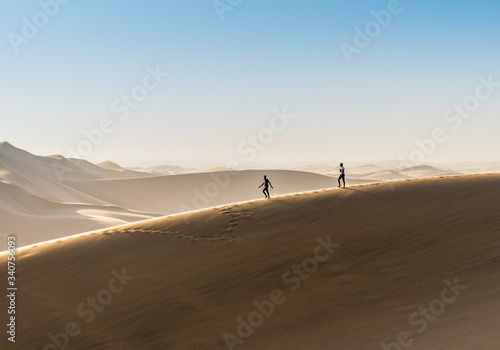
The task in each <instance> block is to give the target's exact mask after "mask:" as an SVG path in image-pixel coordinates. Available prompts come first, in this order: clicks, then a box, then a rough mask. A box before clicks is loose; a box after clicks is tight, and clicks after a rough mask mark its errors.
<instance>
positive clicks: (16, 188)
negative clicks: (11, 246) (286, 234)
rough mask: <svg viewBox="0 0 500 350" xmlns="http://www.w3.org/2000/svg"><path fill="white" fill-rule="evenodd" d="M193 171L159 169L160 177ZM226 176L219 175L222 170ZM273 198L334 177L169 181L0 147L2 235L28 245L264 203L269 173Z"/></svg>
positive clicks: (213, 175) (236, 174)
mask: <svg viewBox="0 0 500 350" xmlns="http://www.w3.org/2000/svg"><path fill="white" fill-rule="evenodd" d="M162 169H169V170H170V173H173V172H182V171H185V172H189V171H191V170H188V169H183V168H180V167H176V166H160V167H157V168H156V170H154V171H161V170H162ZM219 170H220V169H219ZM266 173H267V174H268V175H269V176H270V178H271V180H272V181H273V183H274V185H275V189H274V190H271V193H272V195H279V194H285V193H294V192H301V191H307V190H314V189H322V188H327V187H332V186H334V185H335V181H334V179H332V178H330V177H328V176H324V175H319V174H313V173H307V172H299V171H291V170H279V171H276V170H275V171H260V170H259V171H257V170H253V171H252V170H248V171H231V172H228V171H218V172H214V171H206V172H205V171H201V172H200V171H199V173H193V174H190V173H184V174H177V175H168V174H167V173H164V172H163V173H161V172H160V173H152V172H151V171H147V170H144V171H140V170H129V169H125V168H123V167H121V166H119V165H118V164H116V163H113V162H111V161H106V162H102V163H99V164H98V165H95V164H92V163H90V162H88V161H85V160H78V159H67V158H64V157H63V156H61V155H52V156H47V157H42V156H36V155H33V154H31V153H29V152H26V151H24V150H21V149H19V148H16V147H14V146H12V145H11V144H9V143H7V142H2V143H0V222H1V223H2V231H3V232H8V233H10V234H16V235H17V236H18V239H19V244H21V245H23V246H24V245H29V244H33V243H37V242H42V241H46V240H51V239H57V238H61V237H64V236H68V235H70V234H75V233H82V232H87V231H90V230H95V229H101V228H106V227H112V226H116V225H121V224H124V223H130V222H135V221H140V220H144V219H148V218H154V217H158V216H164V215H168V214H173V213H179V212H186V211H191V210H197V209H201V208H207V207H212V206H215V205H221V204H227V203H233V202H237V201H243V200H250V199H256V198H261V197H262V196H263V195H262V193H261V190H259V189H258V188H257V187H258V185H260V184H261V182H262V177H263V175H264V174H266Z"/></svg>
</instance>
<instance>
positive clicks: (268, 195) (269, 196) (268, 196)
mask: <svg viewBox="0 0 500 350" xmlns="http://www.w3.org/2000/svg"><path fill="white" fill-rule="evenodd" d="M267 198H271V195H270V194H269V188H268V189H267Z"/></svg>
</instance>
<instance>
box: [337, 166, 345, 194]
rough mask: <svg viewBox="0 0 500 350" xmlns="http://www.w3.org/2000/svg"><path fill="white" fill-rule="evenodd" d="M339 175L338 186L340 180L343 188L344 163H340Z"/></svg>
mask: <svg viewBox="0 0 500 350" xmlns="http://www.w3.org/2000/svg"><path fill="white" fill-rule="evenodd" d="M339 171H340V176H339V179H338V180H339V187H340V180H342V181H343V182H344V188H345V168H344V163H340V169H339Z"/></svg>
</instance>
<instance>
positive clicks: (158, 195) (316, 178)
mask: <svg viewBox="0 0 500 350" xmlns="http://www.w3.org/2000/svg"><path fill="white" fill-rule="evenodd" d="M264 174H267V176H268V177H269V179H270V180H271V182H272V184H273V186H274V189H270V191H271V195H274V196H275V195H280V194H287V193H294V192H302V191H308V190H315V189H323V188H331V187H334V186H336V185H337V183H336V182H337V181H336V179H332V178H331V177H327V176H323V175H318V174H313V173H306V172H300V171H291V170H268V171H262V170H244V171H233V172H225V171H224V172H210V173H198V174H182V175H171V176H158V177H153V178H142V179H113V180H99V181H71V182H66V184H68V186H71V187H72V188H75V189H77V190H79V191H81V192H84V193H87V194H89V195H91V196H92V197H94V198H98V199H99V200H101V201H104V202H107V203H113V204H115V205H118V206H121V207H125V208H131V209H134V210H141V211H149V212H155V213H163V214H172V213H179V212H183V211H189V210H195V209H202V208H206V207H211V206H216V205H221V204H227V203H233V202H239V201H244V200H250V199H258V198H262V197H264V195H263V194H262V188H261V189H258V186H259V185H260V184H261V183H262V182H263V176H264Z"/></svg>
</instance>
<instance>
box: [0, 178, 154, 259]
mask: <svg viewBox="0 0 500 350" xmlns="http://www.w3.org/2000/svg"><path fill="white" fill-rule="evenodd" d="M0 204H1V205H0V217H1V218H2V221H1V223H2V233H4V232H7V233H9V234H15V235H17V237H18V244H19V246H24V245H29V244H33V243H37V242H43V241H46V240H51V239H55V238H59V237H64V236H67V235H68V233H69V234H75V233H81V232H86V231H90V230H96V229H102V228H106V227H110V226H116V225H123V224H126V223H130V222H134V221H140V220H145V219H150V218H153V217H157V216H159V214H153V213H144V212H138V211H132V210H128V209H124V208H120V207H116V206H111V205H92V204H84V203H75V204H70V203H58V202H54V201H50V200H47V199H44V198H40V197H37V196H34V195H32V194H30V193H28V192H26V191H24V190H23V189H22V188H20V187H18V186H16V185H13V184H10V183H6V182H2V181H0ZM3 249H5V247H2V250H3Z"/></svg>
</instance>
